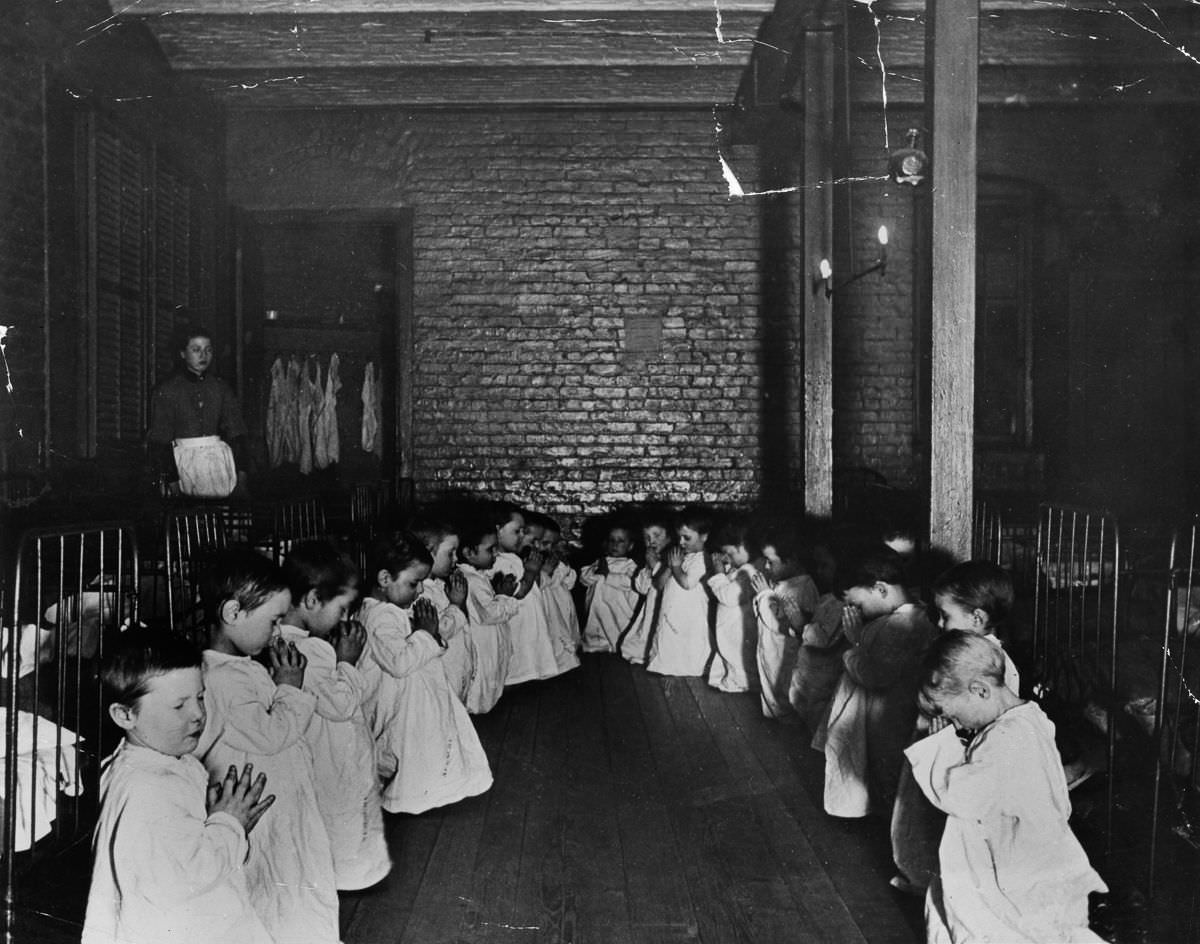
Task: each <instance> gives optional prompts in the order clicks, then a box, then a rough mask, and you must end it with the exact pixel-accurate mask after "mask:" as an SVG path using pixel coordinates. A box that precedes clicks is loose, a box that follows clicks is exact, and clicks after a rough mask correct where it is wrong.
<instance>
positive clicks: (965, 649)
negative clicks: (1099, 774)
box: [905, 630, 1108, 944]
mask: <svg viewBox="0 0 1200 944" xmlns="http://www.w3.org/2000/svg"><path fill="white" fill-rule="evenodd" d="M1005 661H1006V660H1005V657H1004V653H1003V652H1001V651H1000V649H999V647H997V646H996V645H995V644H993V643H991V642H989V641H988V640H987V639H986V638H984V636H982V635H980V634H977V633H970V632H963V631H961V630H949V631H947V632H945V633H943V634H942V635H941V636H940V637H939V638H938V639H937V640H935V641H934V643H933V645H932V646H931V647H930V650H929V654H928V656H927V658H926V660H925V663H924V667H923V670H924V671H923V684H922V688H921V702H922V705H923V706H927V708H928V710H929V711H930V713H931V714H933V715H934V716H935V717H936V718H939V719H945V722H946V724H945V726H944V727H942V728H941V729H940V730H938V731H937V732H936V733H935V734H931V735H930V736H929V737H927V738H924V739H923V740H920V741H918V742H917V743H916V744H913V745H912V746H911V747H909V748H908V750H907V751H905V754H906V755H907V757H908V760H909V762H910V763H911V764H912V770H913V776H914V777H915V779H916V781H917V783H918V784H919V785H920V787H921V789H922V790H923V791H924V792H925V795H926V796H928V797H929V799H930V800H931V801H932V802H933V804H934V805H935V806H937V807H938V808H939V809H941V810H943V811H944V812H945V813H946V815H947V820H946V828H945V831H944V833H943V835H942V840H941V845H940V846H939V849H938V858H939V860H940V876H939V877H938V878H937V879H935V880H934V882H933V884H932V885H931V886H930V888H929V894H928V897H927V898H926V903H925V921H926V930H927V937H928V940H929V941H931V942H934V944H942V942H953V941H1031V942H1049V941H1100V940H1102V939H1101V938H1100V937H1098V936H1097V935H1096V934H1094V933H1093V932H1092V931H1090V930H1089V929H1088V895H1089V894H1090V893H1092V892H1104V891H1107V890H1108V889H1107V888H1106V886H1105V884H1104V882H1103V881H1102V880H1101V878H1100V876H1099V875H1097V874H1096V872H1095V870H1094V869H1093V868H1092V867H1091V864H1090V863H1089V862H1088V858H1087V854H1086V853H1085V852H1084V851H1083V848H1082V847H1081V846H1080V844H1079V841H1078V839H1076V838H1075V835H1074V833H1072V832H1071V827H1070V824H1069V822H1068V820H1069V818H1070V815H1071V801H1070V798H1069V796H1068V793H1067V781H1066V777H1065V775H1064V774H1063V768H1062V761H1061V759H1060V758H1059V754H1058V748H1057V747H1056V746H1055V743H1054V725H1053V724H1052V723H1051V722H1050V721H1049V719H1047V718H1046V716H1045V715H1044V714H1043V713H1042V710H1041V709H1040V708H1039V707H1038V706H1037V705H1034V704H1032V703H1030V702H1025V701H1022V700H1021V699H1020V698H1019V697H1018V696H1017V695H1015V694H1014V693H1013V692H1012V691H1011V689H1009V688H1008V686H1007V685H1006V684H1005V681H1004V665H1005ZM955 728H961V729H966V730H969V731H974V732H975V735H974V737H973V738H972V739H971V742H970V744H968V745H967V746H966V747H965V748H964V747H963V744H962V742H961V741H960V740H959V738H958V734H957V732H956V730H955Z"/></svg>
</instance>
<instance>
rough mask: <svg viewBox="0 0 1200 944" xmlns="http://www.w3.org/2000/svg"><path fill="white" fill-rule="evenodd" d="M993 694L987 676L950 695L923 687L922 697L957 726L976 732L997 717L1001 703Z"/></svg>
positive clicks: (993, 690) (993, 691)
mask: <svg viewBox="0 0 1200 944" xmlns="http://www.w3.org/2000/svg"><path fill="white" fill-rule="evenodd" d="M994 694H995V689H994V686H992V685H991V684H990V683H989V682H988V681H987V679H975V680H973V681H972V682H970V683H968V684H965V685H963V687H962V691H959V692H955V693H953V694H949V693H947V692H935V691H930V690H929V689H925V690H924V691H923V692H922V697H923V698H924V700H925V701H926V702H928V703H929V704H931V705H933V706H934V707H936V708H937V710H938V712H939V713H940V714H941V716H942V717H943V718H948V719H949V720H950V722H951V724H953V725H954V726H955V727H956V728H964V729H967V730H970V731H978V730H979V729H980V728H986V727H987V726H988V725H989V724H991V723H992V722H993V721H995V720H996V719H997V718H998V717H999V716H1000V713H1001V705H1000V703H999V702H998V701H997V699H996V698H995V697H993V696H994Z"/></svg>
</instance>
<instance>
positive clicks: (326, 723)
mask: <svg viewBox="0 0 1200 944" xmlns="http://www.w3.org/2000/svg"><path fill="white" fill-rule="evenodd" d="M283 574H284V578H285V579H286V580H287V583H288V588H289V589H290V590H291V593H292V605H291V608H290V609H289V610H288V612H287V614H286V615H285V616H284V618H283V624H282V625H281V626H280V627H279V632H280V635H281V636H282V637H283V639H285V640H287V641H288V642H290V643H292V644H293V645H294V646H295V647H296V649H297V650H298V651H299V652H300V653H301V654H302V655H303V656H304V658H305V659H306V660H307V661H308V665H307V667H306V668H305V670H304V690H305V691H306V692H310V693H312V695H313V696H314V697H315V698H316V699H317V707H316V711H315V712H314V713H313V716H312V720H311V721H309V723H308V729H307V731H306V732H305V736H306V738H307V740H308V746H309V749H310V750H311V751H312V759H313V774H314V776H315V777H316V783H317V805H318V806H319V807H320V808H321V816H322V818H323V820H324V822H325V831H326V832H327V833H328V834H329V843H330V845H331V847H332V849H333V872H334V877H335V879H336V881H337V887H338V889H339V890H342V891H353V890H357V889H362V888H369V887H370V886H372V885H374V884H375V883H376V882H379V881H381V880H382V879H383V877H384V876H386V875H387V874H388V872H389V871H390V870H391V867H392V862H391V859H390V858H389V856H388V850H387V840H386V838H385V836H384V832H383V811H382V807H381V799H380V793H379V779H378V777H377V776H376V774H375V740H374V738H373V737H372V735H371V726H370V725H369V724H368V723H367V718H366V713H365V709H364V705H365V702H366V696H367V681H366V679H365V678H364V677H363V675H362V673H361V672H359V670H358V669H357V668H355V664H356V663H357V662H358V659H359V656H360V655H361V654H362V651H363V646H364V644H365V643H366V633H365V632H364V630H363V628H362V625H361V624H360V623H358V622H352V621H347V620H346V614H347V611H348V610H349V608H350V607H351V606H352V605H353V603H354V601H355V600H357V599H358V573H357V571H356V569H355V568H354V567H353V565H351V564H350V563H349V562H348V561H347V560H346V559H345V558H344V557H343V556H342V555H340V554H339V553H338V552H337V551H336V550H334V549H333V547H331V546H330V545H329V544H326V543H324V542H321V541H306V542H303V543H300V544H297V545H296V546H295V547H293V548H292V550H291V551H290V552H289V553H288V556H287V560H286V561H284V564H283Z"/></svg>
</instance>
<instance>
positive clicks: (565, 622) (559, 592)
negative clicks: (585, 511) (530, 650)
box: [534, 514, 580, 673]
mask: <svg viewBox="0 0 1200 944" xmlns="http://www.w3.org/2000/svg"><path fill="white" fill-rule="evenodd" d="M534 520H535V521H536V522H537V523H538V524H539V525H540V526H541V538H540V540H539V541H538V542H537V543H535V544H534V547H536V548H537V549H538V550H540V551H541V552H542V555H543V560H542V578H541V586H542V606H543V607H544V608H545V610H546V624H547V625H548V626H549V627H550V635H551V636H552V637H553V639H554V658H555V660H556V661H557V662H558V670H559V672H560V673H561V672H568V671H570V670H571V669H574V668H576V667H577V666H578V665H579V643H580V632H579V613H578V612H576V610H575V599H574V597H572V595H571V591H572V590H574V589H575V583H576V581H577V580H578V579H579V575H578V574H576V573H575V568H574V567H572V566H571V565H570V564H569V563H568V562H567V544H566V542H565V541H564V540H563V536H562V528H560V527H559V524H558V522H557V521H555V520H554V519H553V518H551V517H550V516H549V515H542V514H539V515H538V516H537V517H536V519H534Z"/></svg>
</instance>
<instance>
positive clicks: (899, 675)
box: [818, 548, 935, 817]
mask: <svg viewBox="0 0 1200 944" xmlns="http://www.w3.org/2000/svg"><path fill="white" fill-rule="evenodd" d="M905 575H906V571H905V568H904V563H903V561H902V559H901V558H900V557H898V556H897V555H896V553H895V551H892V550H889V549H887V548H884V549H882V550H880V551H876V552H872V553H870V554H868V555H867V556H866V557H864V558H863V560H862V561H861V562H860V564H859V565H858V567H857V569H856V571H855V573H854V574H853V575H852V577H851V579H850V581H849V587H848V588H847V590H846V592H845V600H846V603H847V604H848V605H847V607H846V609H845V610H844V612H843V616H842V626H843V629H844V631H845V633H846V638H847V639H849V640H850V642H851V643H852V646H851V648H850V649H848V650H846V652H845V653H844V654H843V655H842V667H843V674H842V680H841V682H840V683H839V684H838V688H837V692H836V693H835V694H834V697H833V702H832V703H831V704H830V710H829V722H828V726H827V728H826V730H825V732H824V735H825V737H824V750H825V812H827V813H829V814H830V815H832V816H844V817H861V816H866V815H867V814H868V813H870V812H874V813H878V814H882V815H888V816H890V815H891V811H892V803H893V802H894V801H895V798H896V787H897V784H898V783H899V780H900V765H901V762H902V761H903V759H904V748H905V746H906V745H907V744H908V742H909V738H910V736H911V734H912V730H913V725H914V724H915V723H916V716H917V707H916V704H917V703H916V693H917V684H918V681H919V676H920V665H921V657H922V655H923V654H924V652H925V649H926V648H927V647H928V645H929V642H930V640H931V639H932V638H933V636H934V634H935V630H934V627H933V624H932V623H930V622H929V620H928V618H927V617H926V615H925V612H924V610H923V609H922V608H921V607H918V606H917V605H916V603H915V602H914V601H913V600H911V599H910V598H909V595H908V591H907V590H906V589H905V583H906V580H905ZM818 737H820V733H818Z"/></svg>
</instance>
